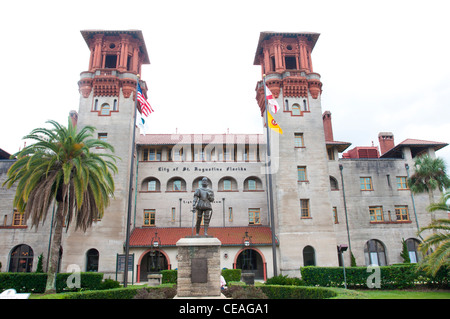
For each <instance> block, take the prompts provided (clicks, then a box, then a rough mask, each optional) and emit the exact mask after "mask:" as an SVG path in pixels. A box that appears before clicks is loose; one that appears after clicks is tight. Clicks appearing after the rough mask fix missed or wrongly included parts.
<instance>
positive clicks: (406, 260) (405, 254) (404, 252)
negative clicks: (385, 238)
mask: <svg viewBox="0 0 450 319" xmlns="http://www.w3.org/2000/svg"><path fill="white" fill-rule="evenodd" d="M400 257H402V258H403V263H405V264H409V263H411V258H409V252H408V247H407V246H406V241H405V239H404V238H402V251H401V253H400Z"/></svg>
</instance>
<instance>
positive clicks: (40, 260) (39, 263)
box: [36, 254, 44, 273]
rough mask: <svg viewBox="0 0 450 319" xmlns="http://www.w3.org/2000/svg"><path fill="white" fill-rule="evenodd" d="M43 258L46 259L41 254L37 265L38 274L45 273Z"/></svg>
mask: <svg viewBox="0 0 450 319" xmlns="http://www.w3.org/2000/svg"><path fill="white" fill-rule="evenodd" d="M43 258H44V256H43V254H40V255H39V257H38V263H37V266H36V272H37V273H43V272H44V269H43V267H42V259H43Z"/></svg>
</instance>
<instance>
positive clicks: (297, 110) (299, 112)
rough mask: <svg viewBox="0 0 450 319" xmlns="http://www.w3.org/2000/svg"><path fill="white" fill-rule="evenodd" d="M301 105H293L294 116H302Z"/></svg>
mask: <svg viewBox="0 0 450 319" xmlns="http://www.w3.org/2000/svg"><path fill="white" fill-rule="evenodd" d="M301 114H302V113H301V111H300V105H298V104H292V115H301Z"/></svg>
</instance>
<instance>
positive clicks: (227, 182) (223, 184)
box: [219, 176, 238, 192]
mask: <svg viewBox="0 0 450 319" xmlns="http://www.w3.org/2000/svg"><path fill="white" fill-rule="evenodd" d="M237 190H238V187H237V182H236V180H235V179H234V178H233V177H229V176H227V177H224V178H222V179H221V180H220V181H219V191H224V192H227V191H228V192H231V191H237Z"/></svg>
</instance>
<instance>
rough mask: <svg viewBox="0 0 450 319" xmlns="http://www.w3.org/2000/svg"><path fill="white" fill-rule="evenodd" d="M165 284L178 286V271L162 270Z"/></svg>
mask: <svg viewBox="0 0 450 319" xmlns="http://www.w3.org/2000/svg"><path fill="white" fill-rule="evenodd" d="M161 274H162V283H163V284H176V283H177V279H178V271H177V270H176V269H171V270H161Z"/></svg>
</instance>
